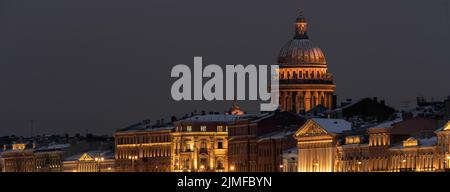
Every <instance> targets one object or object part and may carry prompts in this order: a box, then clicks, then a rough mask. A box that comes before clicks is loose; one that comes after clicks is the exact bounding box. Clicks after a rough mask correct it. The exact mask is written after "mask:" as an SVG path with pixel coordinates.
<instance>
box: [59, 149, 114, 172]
mask: <svg viewBox="0 0 450 192" xmlns="http://www.w3.org/2000/svg"><path fill="white" fill-rule="evenodd" d="M114 162H115V159H114V152H112V151H89V152H85V153H81V154H78V155H74V156H71V157H68V158H66V159H64V169H63V171H64V172H113V171H115V169H114V168H115V164H114Z"/></svg>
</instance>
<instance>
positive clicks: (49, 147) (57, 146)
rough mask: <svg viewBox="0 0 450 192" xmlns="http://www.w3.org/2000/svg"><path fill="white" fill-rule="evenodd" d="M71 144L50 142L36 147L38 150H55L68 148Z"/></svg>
mask: <svg viewBox="0 0 450 192" xmlns="http://www.w3.org/2000/svg"><path fill="white" fill-rule="evenodd" d="M69 147H70V144H68V143H64V144H50V145H47V146H42V147H39V148H37V149H36V151H53V150H63V149H66V148H69Z"/></svg>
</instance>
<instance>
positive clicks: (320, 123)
mask: <svg viewBox="0 0 450 192" xmlns="http://www.w3.org/2000/svg"><path fill="white" fill-rule="evenodd" d="M343 121H344V120H333V119H310V120H308V122H307V123H306V124H304V125H303V126H302V127H300V128H299V130H298V131H297V132H296V134H295V138H296V139H297V150H298V169H297V171H300V172H371V171H383V172H386V171H389V172H399V171H447V170H449V168H450V167H449V165H450V164H449V163H450V154H449V152H450V149H449V143H450V121H449V122H448V123H447V124H446V125H444V126H443V127H441V128H439V129H437V130H435V135H434V136H433V137H427V138H414V137H407V138H406V139H405V137H404V135H396V134H393V133H392V132H393V127H392V124H393V123H391V122H389V123H383V124H380V125H377V126H374V127H370V128H366V129H362V130H353V129H351V127H350V126H349V125H350V123H348V122H343ZM399 136H400V137H399Z"/></svg>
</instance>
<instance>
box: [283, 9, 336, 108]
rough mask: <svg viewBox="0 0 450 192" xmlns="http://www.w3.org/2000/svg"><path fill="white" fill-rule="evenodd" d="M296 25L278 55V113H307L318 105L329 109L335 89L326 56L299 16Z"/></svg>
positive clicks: (304, 21)
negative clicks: (292, 33) (293, 34)
mask: <svg viewBox="0 0 450 192" xmlns="http://www.w3.org/2000/svg"><path fill="white" fill-rule="evenodd" d="M295 24H296V25H295V28H296V33H295V36H294V38H293V39H292V40H290V41H289V42H287V43H286V45H285V46H284V47H283V48H281V51H280V53H279V55H278V64H279V66H280V69H279V74H280V93H281V94H280V110H281V111H292V112H296V113H298V112H307V111H309V110H311V109H312V108H314V107H317V106H319V105H321V106H322V107H325V108H328V109H331V108H332V107H333V94H334V90H335V85H334V84H333V78H332V75H331V74H330V73H327V69H328V68H327V62H326V60H325V56H324V54H323V52H322V50H321V49H320V48H319V47H318V46H316V45H315V44H314V43H313V42H312V41H311V40H310V39H309V37H308V35H307V26H308V23H307V22H306V19H305V18H304V17H303V16H302V15H300V16H299V17H298V18H297V20H296V23H295Z"/></svg>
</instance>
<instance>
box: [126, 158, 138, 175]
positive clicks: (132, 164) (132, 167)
mask: <svg viewBox="0 0 450 192" xmlns="http://www.w3.org/2000/svg"><path fill="white" fill-rule="evenodd" d="M128 159H129V160H131V169H132V170H133V171H134V161H135V160H137V159H138V156H137V155H135V156H128Z"/></svg>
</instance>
